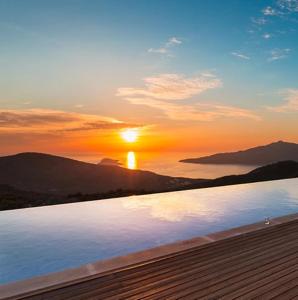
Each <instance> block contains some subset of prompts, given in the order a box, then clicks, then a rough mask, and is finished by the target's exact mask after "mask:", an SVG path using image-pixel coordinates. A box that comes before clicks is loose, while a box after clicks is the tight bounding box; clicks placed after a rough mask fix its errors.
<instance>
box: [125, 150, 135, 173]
mask: <svg viewBox="0 0 298 300" xmlns="http://www.w3.org/2000/svg"><path fill="white" fill-rule="evenodd" d="M126 167H127V168H128V169H130V170H135V169H136V168H137V159H136V154H135V153H134V152H133V151H129V152H127V156H126Z"/></svg>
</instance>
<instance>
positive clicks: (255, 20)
mask: <svg viewBox="0 0 298 300" xmlns="http://www.w3.org/2000/svg"><path fill="white" fill-rule="evenodd" d="M251 21H252V22H253V23H254V24H255V25H257V26H263V25H265V24H267V20H266V19H265V18H263V17H259V18H251Z"/></svg>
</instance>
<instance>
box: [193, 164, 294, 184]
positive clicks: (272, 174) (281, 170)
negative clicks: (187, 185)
mask: <svg viewBox="0 0 298 300" xmlns="http://www.w3.org/2000/svg"><path fill="white" fill-rule="evenodd" d="M296 177H298V162H296V161H290V160H289V161H281V162H277V163H274V164H270V165H267V166H263V167H259V168H256V169H254V170H252V171H250V172H248V173H246V174H242V175H229V176H223V177H219V178H216V179H210V180H206V181H204V182H203V181H202V182H199V183H197V184H194V185H193V186H192V187H191V188H206V187H214V186H223V185H231V184H241V183H251V182H259V181H268V180H278V179H287V178H296Z"/></svg>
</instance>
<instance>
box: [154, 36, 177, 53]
mask: <svg viewBox="0 0 298 300" xmlns="http://www.w3.org/2000/svg"><path fill="white" fill-rule="evenodd" d="M180 44H182V41H181V40H179V39H178V38H177V37H174V36H173V37H171V38H169V39H168V40H167V42H166V43H164V44H163V45H162V46H161V47H160V48H150V49H148V52H149V53H158V54H166V55H167V56H172V54H171V48H173V47H175V46H178V45H180Z"/></svg>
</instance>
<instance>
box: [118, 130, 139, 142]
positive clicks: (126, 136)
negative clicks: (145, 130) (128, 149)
mask: <svg viewBox="0 0 298 300" xmlns="http://www.w3.org/2000/svg"><path fill="white" fill-rule="evenodd" d="M138 136H139V133H138V131H137V130H136V129H126V130H124V131H122V132H121V137H122V138H123V140H124V141H125V142H127V143H134V142H135V141H136V140H137V139H138Z"/></svg>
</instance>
